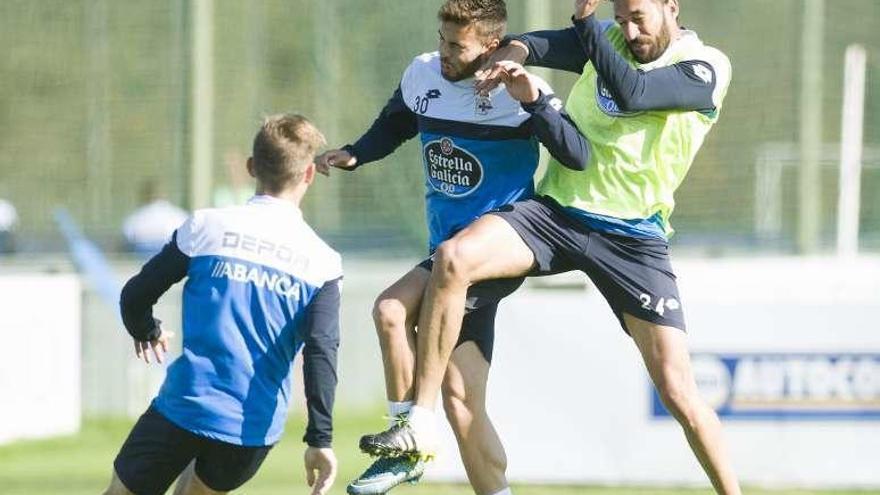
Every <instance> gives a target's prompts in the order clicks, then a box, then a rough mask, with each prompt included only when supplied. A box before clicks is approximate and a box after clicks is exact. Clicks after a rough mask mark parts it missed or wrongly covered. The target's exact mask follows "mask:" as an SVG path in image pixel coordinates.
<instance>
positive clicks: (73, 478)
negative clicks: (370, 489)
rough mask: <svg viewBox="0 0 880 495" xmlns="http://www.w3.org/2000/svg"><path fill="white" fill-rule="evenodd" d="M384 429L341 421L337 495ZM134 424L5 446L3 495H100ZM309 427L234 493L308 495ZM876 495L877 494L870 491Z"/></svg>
mask: <svg viewBox="0 0 880 495" xmlns="http://www.w3.org/2000/svg"><path fill="white" fill-rule="evenodd" d="M373 423H377V424H378V423H379V420H378V415H369V416H367V417H364V416H351V415H347V416H346V415H343V416H342V417H340V418H339V419H338V420H337V425H336V433H335V435H336V436H335V442H334V443H335V450H336V455H337V456H338V458H339V465H340V470H339V477H338V479H337V482H336V484H335V485H334V486H333V489H332V490H331V493H332V494H333V495H342V494H344V493H345V485H346V483H347V482H348V481H349V480H351V479H352V478H353V477H355V476H357V475H358V474H359V473H360V472H361V471H362V470H363V469H365V468H366V466H367V464H368V458H367V457H366V456H364V455H362V454H360V453H359V452H358V451H357V448H356V445H357V439H358V438H359V436H360V435H361V434H362V433H364V431H363V430H364V425H369V424H373ZM131 425H132V422H131V421H128V420H89V421H86V423H85V424H84V426H83V429H82V432H81V433H80V434H78V435H76V436H72V437H65V438H58V439H53V440H42V441H29V442H19V443H16V444H13V445H9V446H4V447H0V493H2V494H4V495H43V494H60V493H64V494H66V495H87V494H88V495H95V494H97V493H101V491H102V490H103V489H104V488H105V487H106V486H107V483H108V482H109V479H110V469H111V463H112V461H113V457H114V456H115V455H116V452H117V450H118V449H119V446H120V445H122V442H123V440H124V439H125V436H126V435H127V434H128V430H129V428H130V427H131ZM303 427H304V422H303V418H302V417H294V418H292V419H291V423H290V424H289V425H288V428H287V433H286V435H285V437H284V439H283V440H282V441H281V442H280V443H279V445H278V446H277V447H276V448H275V449H273V451H272V452H271V453H270V454H269V457H268V458H267V460H266V462H265V464H264V465H263V468H262V469H261V470H260V472H259V473H258V474H257V476H256V477H255V478H254V479H253V480H251V482H250V483H248V484H247V485H245V486H244V488H243V489H241V490H239V491H238V492H237V493H241V494H246V495H282V494H284V495H289V494H307V493H309V490H308V489H307V487H306V485H305V481H304V480H305V473H304V472H303V464H302V452H303V444H302V443H301V442H300V437H301V436H302V431H303ZM513 489H514V493H516V495H611V494H616V495H626V494H639V495H649V494H650V495H701V494H707V495H709V494H711V493H712V492H711V491H710V490H686V489H657V488H638V489H636V488H598V487H562V486H554V487H547V486H525V485H523V486H518V485H514V487H513ZM392 493H394V494H397V495H469V494H472V493H473V492H472V491H471V490H470V488H469V487H468V486H464V485H438V484H428V483H421V484H419V485H416V486H410V485H405V486H402V487H399V488H397V489H395V490H394V491H393V492H392ZM746 493H749V494H752V495H762V494H768V495H769V494H775V495H794V494H795V493H797V494H798V495H810V494H813V495H819V494H828V495H831V494H835V495H857V494H859V495H865V494H867V493H869V492H843V491H839V492H806V491H765V490H757V489H747V490H746ZM872 493H878V492H872Z"/></svg>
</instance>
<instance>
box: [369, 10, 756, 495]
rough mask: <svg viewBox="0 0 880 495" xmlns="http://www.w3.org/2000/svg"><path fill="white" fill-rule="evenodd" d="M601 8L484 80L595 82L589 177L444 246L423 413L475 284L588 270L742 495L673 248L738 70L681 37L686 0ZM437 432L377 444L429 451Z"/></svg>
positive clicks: (424, 364) (429, 318)
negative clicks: (697, 362)
mask: <svg viewBox="0 0 880 495" xmlns="http://www.w3.org/2000/svg"><path fill="white" fill-rule="evenodd" d="M599 3H600V0H577V1H576V3H575V14H574V16H573V18H572V19H573V26H572V27H570V28H568V29H563V30H559V31H544V32H535V33H530V34H528V35H525V36H522V37H519V38H518V40H516V41H513V42H511V44H510V45H509V46H507V47H505V48H502V49H500V51H499V52H498V53H497V54H496V58H497V59H499V60H502V61H501V62H498V63H497V64H496V65H494V66H493V67H491V69H490V70H489V71H488V73H487V74H485V75H484V77H485V80H484V82H483V83H481V87H483V88H490V87H491V86H492V84H493V83H495V82H497V81H498V80H503V79H504V77H506V76H505V75H506V74H510V73H518V72H520V71H522V70H523V69H522V67H521V66H520V65H519V63H521V62H525V63H527V64H533V65H541V66H545V67H550V68H555V69H561V70H567V71H571V72H577V73H579V74H581V77H580V79H579V80H578V82H577V83H576V84H575V86H574V88H573V89H572V92H571V95H570V96H569V99H568V104H567V106H566V109H567V110H568V112H569V115H571V117H572V118H573V119H574V121H575V123H576V124H577V127H578V128H579V129H580V130H581V132H582V133H583V134H584V136H585V137H586V138H587V140H588V141H589V143H590V152H591V154H590V159H589V163H588V166H587V167H586V169H585V170H579V171H578V170H571V169H569V168H567V167H563V166H561V165H560V164H559V163H558V161H556V160H551V162H550V165H549V168H548V171H547V175H546V176H545V177H544V179H543V181H542V182H541V184H540V185H539V187H538V191H537V195H536V197H535V198H534V199H531V200H526V201H521V202H517V203H514V204H513V205H511V206H510V207H506V208H502V209H501V211H498V212H493V213H492V214H488V215H485V216H483V217H482V218H480V219H479V220H477V221H476V222H475V223H474V224H472V225H470V226H469V227H468V228H466V229H464V230H462V231H461V232H459V233H458V234H456V235H455V236H454V237H453V238H452V239H451V240H449V241H447V242H445V243H443V244H441V245H440V247H439V248H438V250H437V255H436V257H435V264H434V269H433V272H432V275H431V280H430V283H429V287H428V290H427V296H426V297H425V299H424V301H423V303H422V311H421V316H420V319H419V334H418V342H417V344H418V345H417V352H418V353H417V359H416V369H417V377H416V383H417V384H418V387H417V390H416V394H415V406H414V410H416V407H418V408H420V409H418V410H423V409H421V408H424V409H426V410H428V411H432V410H433V407H434V401H435V397H436V396H437V393H438V390H439V388H440V384H441V381H442V378H443V374H444V370H445V369H446V365H447V362H448V359H449V354H450V350H451V349H452V345H453V343H454V342H455V341H456V338H457V337H458V331H459V322H460V321H461V315H462V313H463V307H464V300H465V297H466V292H467V288H468V286H469V285H470V284H473V283H479V282H481V281H484V280H490V279H495V278H499V277H517V276H523V275H545V274H552V273H559V272H565V271H571V270H581V271H583V272H584V273H586V274H587V275H588V276H589V277H590V279H591V280H592V281H593V283H594V284H595V285H596V286H597V287H598V288H599V290H600V292H601V293H602V294H603V296H604V297H605V298H606V300H607V301H608V303H609V305H610V306H611V308H612V309H613V311H614V313H615V314H616V316H617V318H618V319H619V321H620V324H621V326H622V327H623V329H624V331H625V332H626V333H627V334H628V335H629V336H631V337H632V339H633V341H634V342H635V344H636V346H637V347H638V349H639V351H640V352H641V354H642V357H643V359H644V362H645V365H646V367H647V369H648V372H649V374H650V376H651V378H652V379H653V381H654V384H655V386H656V387H657V389H658V391H659V393H660V396H661V398H662V399H663V401H664V403H665V404H666V406H667V407H668V409H669V410H670V412H672V414H673V416H674V417H675V418H676V419H677V420H678V422H679V423H680V424H681V426H682V428H683V429H684V432H685V435H686V437H687V440H688V442H689V444H690V446H691V448H692V450H693V452H694V454H695V455H696V457H697V459H698V460H699V462H700V464H701V465H702V467H703V469H704V470H705V472H706V474H707V475H708V477H709V479H710V481H711V482H712V484H713V486H714V487H715V490H716V491H717V492H718V493H723V494H734V495H735V494H739V493H740V488H739V485H738V482H737V479H736V476H735V475H734V473H733V469H732V467H731V463H730V460H729V458H728V454H727V452H726V448H725V446H724V444H723V440H722V431H721V424H720V422H719V420H718V417H717V415H716V414H715V412H714V411H713V410H712V409H711V408H710V407H709V406H707V405H706V404H705V402H704V401H703V400H702V399H701V398H700V397H699V395H698V393H697V387H696V384H695V381H694V378H693V373H692V370H691V364H690V358H689V355H688V351H687V343H686V338H685V333H684V330H685V324H684V317H683V312H682V303H681V301H680V299H679V296H678V288H677V284H676V281H675V276H674V274H673V271H672V267H671V264H670V261H669V253H668V243H667V239H668V237H669V236H670V235H671V234H672V228H671V226H670V223H669V217H670V215H671V213H672V210H673V207H674V204H675V203H674V200H673V193H674V192H675V190H676V188H677V187H678V186H679V184H681V182H682V180H683V179H684V177H685V174H686V173H687V171H688V169H689V168H690V166H691V164H692V163H693V160H694V158H695V156H696V153H697V151H698V150H699V148H700V146H701V145H702V143H703V140H704V139H705V137H706V135H707V134H708V132H709V130H710V129H711V128H712V126H713V125H714V124H715V123H716V122H717V120H718V117H719V114H720V111H721V107H722V103H723V100H724V96H725V94H726V92H727V88H728V85H729V83H730V78H731V67H730V62H729V61H728V59H727V57H726V56H725V55H724V54H723V53H722V52H720V51H719V50H717V49H715V48H712V47H709V46H707V45H705V44H704V43H703V42H702V41H701V40H700V39H699V38H698V37H697V35H696V33H694V32H693V31H689V30H686V29H684V28H681V27H680V26H679V24H678V14H679V2H678V0H614V12H615V18H616V21H617V22H616V23H602V22H600V21H598V20H597V19H596V17H595V15H594V12H595V9H596V7H597V6H598V4H599ZM504 59H506V60H504ZM534 94H535V95H537V91H534ZM535 97H537V96H535ZM430 424H431V423H430V422H428V421H421V422H414V421H413V422H410V424H409V425H407V426H406V427H403V428H397V429H393V430H388V431H386V432H383V433H382V434H379V435H376V436H374V438H381V439H382V440H383V442H382V443H383V445H385V446H386V448H388V449H389V450H394V451H395V452H418V453H420V454H425V453H426V452H430V451H431V450H432V449H433V448H434V446H433V445H432V439H433V433H432V432H430V431H428V428H427V426H426V425H430ZM562 433H563V434H564V430H563V432H562ZM389 446H393V447H394V449H390V448H389Z"/></svg>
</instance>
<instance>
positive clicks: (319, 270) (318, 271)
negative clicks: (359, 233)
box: [299, 221, 342, 284]
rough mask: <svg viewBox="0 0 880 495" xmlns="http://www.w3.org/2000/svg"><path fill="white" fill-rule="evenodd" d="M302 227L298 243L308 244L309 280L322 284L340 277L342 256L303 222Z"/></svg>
mask: <svg viewBox="0 0 880 495" xmlns="http://www.w3.org/2000/svg"><path fill="white" fill-rule="evenodd" d="M302 227H303V229H302V232H301V236H300V239H299V242H301V243H306V244H308V251H309V253H310V255H311V256H310V257H311V263H310V266H309V270H308V271H309V275H310V278H312V279H313V280H315V281H316V282H317V283H320V284H323V283H325V282H328V281H330V280H335V279H338V278H340V277H342V255H341V254H339V252H338V251H336V249H334V248H333V247H332V246H330V244H329V243H327V241H325V240H324V239H323V238H322V237H321V236H320V235H318V233H317V232H315V230H314V229H313V228H312V227H311V226H310V225H309V224H308V223H306V222H305V221H303V223H302Z"/></svg>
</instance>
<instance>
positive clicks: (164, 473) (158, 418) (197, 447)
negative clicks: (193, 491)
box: [113, 405, 272, 495]
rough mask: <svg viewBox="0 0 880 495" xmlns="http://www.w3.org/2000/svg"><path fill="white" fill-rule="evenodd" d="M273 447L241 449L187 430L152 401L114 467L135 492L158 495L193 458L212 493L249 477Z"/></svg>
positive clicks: (127, 485) (237, 483) (196, 468)
mask: <svg viewBox="0 0 880 495" xmlns="http://www.w3.org/2000/svg"><path fill="white" fill-rule="evenodd" d="M271 448H272V446H271V445H267V446H265V447H243V446H241V445H233V444H229V443H225V442H220V441H217V440H212V439H209V438H205V437H201V436H198V435H195V434H193V433H190V432H189V431H187V430H184V429H183V428H180V427H179V426H177V425H175V424H174V423H172V422H171V421H169V420H168V419H166V418H165V416H163V415H162V414H161V413H159V412H158V411H156V409H155V408H154V407H153V406H152V405H151V406H150V407H149V408H148V409H147V411H146V412H145V413H144V414H143V415H142V416H141V417H140V419H138V421H137V423H135V425H134V427H133V428H132V429H131V433H129V435H128V438H127V439H126V440H125V443H124V444H123V445H122V448H121V449H120V451H119V454H118V455H117V456H116V460H115V461H113V468H114V469H115V470H116V474H117V475H118V476H119V479H120V480H121V481H122V484H124V485H125V487H126V488H128V491H130V492H132V493H134V494H135V495H161V494H164V493H165V492H166V491H167V490H168V488H169V487H170V486H171V484H172V483H174V480H175V479H177V477H178V476H179V475H180V474H181V473H182V472H183V470H184V469H186V467H187V466H188V465H189V463H190V462H192V461H193V460H195V461H196V465H195V470H196V474H197V475H198V477H199V479H200V480H202V482H204V483H205V484H206V485H207V486H208V488H211V489H213V490H214V491H220V492H228V491H232V490H234V489H236V488H238V487H240V486H241V485H243V484H245V483H246V482H247V481H248V480H249V479H251V478H252V477H253V476H254V475H255V474H256V473H257V470H258V469H260V465H262V464H263V460H264V459H265V458H266V455H267V454H268V453H269V450H270V449H271Z"/></svg>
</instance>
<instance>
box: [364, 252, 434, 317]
mask: <svg viewBox="0 0 880 495" xmlns="http://www.w3.org/2000/svg"><path fill="white" fill-rule="evenodd" d="M424 264H425V263H424V262H423V263H422V264H419V265H417V266H415V267H413V269H412V270H410V271H409V272H407V273H406V274H405V275H404V276H402V277H400V278H399V279H397V281H396V282H394V283H393V284H391V285H390V286H388V288H386V289H385V290H383V291H382V292H381V293H380V294H379V297H377V298H376V302H375V307H374V315H375V316H376V317H377V318H379V319H386V318H399V317H403V318H405V319H406V320H407V321H415V319H417V318H418V314H419V308H420V307H421V304H422V297H423V296H424V294H425V287H427V285H428V280H429V279H430V277H431V268H430V265H428V267H427V268H426V267H425V266H423V265H424Z"/></svg>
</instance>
